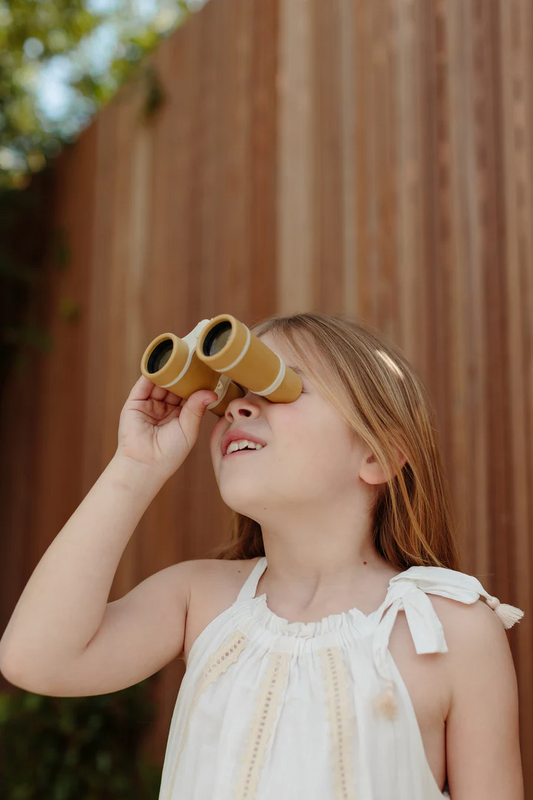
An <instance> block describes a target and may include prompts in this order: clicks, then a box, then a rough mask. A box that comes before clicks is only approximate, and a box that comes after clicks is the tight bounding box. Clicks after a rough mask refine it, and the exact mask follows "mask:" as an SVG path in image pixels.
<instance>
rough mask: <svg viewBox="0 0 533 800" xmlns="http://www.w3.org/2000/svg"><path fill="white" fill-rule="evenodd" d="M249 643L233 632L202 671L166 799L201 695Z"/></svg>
mask: <svg viewBox="0 0 533 800" xmlns="http://www.w3.org/2000/svg"><path fill="white" fill-rule="evenodd" d="M247 644H248V638H247V637H246V636H245V635H244V634H243V633H241V631H237V632H236V633H235V634H233V636H232V637H231V638H230V639H228V640H227V641H226V642H223V643H222V644H221V645H220V647H219V648H218V650H217V651H216V653H213V655H212V656H211V658H210V659H209V661H208V663H207V666H206V667H205V669H204V671H203V672H202V675H201V676H200V680H199V681H198V688H197V690H196V694H195V696H194V700H193V702H192V704H191V707H190V709H189V713H188V715H187V721H186V723H185V729H184V732H183V737H182V740H181V747H180V749H179V752H178V755H177V756H176V760H175V762H174V769H173V770H172V777H171V779H170V782H169V786H168V790H167V792H166V794H165V796H164V800H169V798H170V797H171V795H172V789H173V788H174V782H175V780H176V773H177V771H178V765H179V762H180V758H181V754H182V752H183V748H184V746H185V742H186V741H187V735H188V733H189V724H190V721H191V716H192V713H193V711H194V708H195V706H196V704H197V703H198V700H199V699H200V697H201V696H202V694H203V693H204V692H205V690H206V689H207V687H208V686H210V685H211V684H212V683H214V681H216V679H217V678H219V677H220V675H222V674H223V673H224V672H226V671H227V669H228V667H230V666H231V664H235V662H236V661H237V660H238V658H239V656H240V654H241V653H242V651H243V650H244V649H245V647H246V645H247Z"/></svg>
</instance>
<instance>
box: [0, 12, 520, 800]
mask: <svg viewBox="0 0 533 800" xmlns="http://www.w3.org/2000/svg"><path fill="white" fill-rule="evenodd" d="M532 53H533V3H532V2H531V1H530V0H373V2H364V1H363V0H330V2H328V3H324V2H321V0H272V2H260V1H259V0H256V2H250V0H212V1H211V2H210V3H209V4H207V5H206V6H205V8H204V9H203V10H202V11H201V12H199V13H198V14H196V15H194V16H193V17H192V18H191V20H190V21H189V22H188V23H187V24H186V25H185V26H184V27H183V28H182V29H180V30H179V31H177V32H176V33H175V34H174V35H173V36H172V37H170V38H169V39H168V40H166V41H165V42H163V43H162V45H161V47H160V48H159V49H158V51H157V53H156V54H155V55H154V56H153V57H152V58H151V60H150V64H151V67H152V68H153V72H152V73H150V72H146V71H143V72H141V73H139V76H138V78H137V79H136V80H133V81H131V82H130V83H129V84H128V85H127V86H125V87H123V88H122V89H121V90H120V92H119V93H118V95H117V96H116V98H115V99H114V100H113V102H112V103H111V104H110V105H109V106H108V107H107V108H105V109H104V110H103V111H102V113H100V114H99V115H98V117H97V119H96V120H95V121H94V122H93V124H92V125H91V126H90V127H89V128H88V129H87V130H86V131H85V132H84V133H83V134H82V135H81V137H80V139H79V141H78V142H77V144H76V145H75V146H74V147H73V148H71V149H69V150H68V151H65V152H64V153H63V154H62V155H61V156H60V157H59V158H58V160H57V164H56V166H55V169H54V178H55V189H54V192H53V196H52V197H51V198H50V202H51V204H52V209H53V210H52V217H53V223H52V224H53V228H54V231H58V232H61V231H63V232H65V234H66V237H67V241H68V243H69V246H70V262H69V268H68V269H66V270H62V271H60V270H57V268H56V267H55V264H54V261H53V259H52V258H50V259H49V261H48V262H47V264H46V265H45V275H46V281H45V284H46V289H45V290H43V295H42V298H41V300H40V301H39V304H38V305H37V306H36V309H35V313H36V314H38V317H39V319H40V321H41V323H42V324H43V325H44V326H45V327H46V328H47V330H49V331H50V333H51V334H52V335H53V337H54V339H55V347H54V349H53V351H52V352H51V353H50V354H48V355H41V356H35V357H34V358H33V360H32V363H31V369H29V370H28V371H27V372H26V373H25V374H23V375H21V376H18V377H16V378H15V377H14V378H13V379H12V380H10V381H9V383H8V385H7V387H6V390H5V392H4V395H3V397H2V398H1V403H2V414H1V420H0V432H1V436H2V443H3V445H2V450H1V454H0V455H1V463H2V476H3V478H2V485H1V487H0V493H1V502H2V508H3V510H4V526H3V539H2V548H3V558H2V573H3V574H2V584H3V586H4V587H6V588H7V592H5V593H4V599H3V603H2V609H1V610H2V614H3V620H4V622H5V623H7V620H8V618H9V616H10V614H11V611H12V609H13V607H14V605H15V603H16V600H17V599H18V597H19V596H20V593H21V591H22V589H23V587H24V585H25V583H26V581H27V580H28V578H29V576H30V574H31V572H32V570H33V568H34V567H35V565H36V563H37V562H38V560H39V559H40V558H41V556H42V555H43V553H44V551H45V550H46V548H47V547H48V545H49V544H50V542H51V541H52V539H53V538H54V536H55V535H56V534H57V532H58V531H59V530H60V529H61V527H62V526H63V525H64V523H65V522H66V520H67V519H68V517H69V516H70V515H71V514H72V513H73V511H74V510H75V508H76V507H77V506H78V505H79V503H80V502H81V500H82V499H83V497H84V496H85V494H86V493H87V492H88V491H89V489H90V487H91V486H92V485H93V483H94V482H95V481H96V479H97V477H98V476H99V474H100V473H101V472H102V470H103V469H104V468H105V466H106V465H107V463H108V461H109V459H110V458H111V457H112V455H113V453H114V451H115V448H116V442H117V427H118V416H119V413H120V409H121V407H122V405H123V403H124V400H125V398H126V396H127V394H128V392H129V390H130V388H131V386H132V385H133V383H134V382H135V380H136V379H137V377H138V376H139V360H140V355H141V354H142V352H143V350H144V348H145V347H146V345H147V344H148V342H149V341H150V340H151V339H152V338H153V337H155V336H156V335H157V334H159V333H161V332H163V331H166V330H172V331H175V332H176V333H177V334H178V335H184V334H185V333H186V332H188V331H190V330H191V329H192V328H193V327H194V325H195V324H196V323H197V322H198V320H199V319H201V318H204V317H212V316H214V315H216V314H218V313H222V312H229V313H232V314H234V315H235V316H237V317H238V318H240V319H242V320H243V321H245V322H247V323H248V324H251V323H253V322H254V321H256V320H258V319H259V318H262V317H263V316H266V315H268V314H271V313H276V312H280V311H284V312H285V311H286V312H290V311H302V310H318V311H326V312H345V313H348V314H351V315H354V316H359V317H362V318H363V319H368V320H370V321H371V322H372V323H373V324H375V325H377V326H378V327H379V328H380V329H381V330H383V332H384V333H386V334H387V335H388V336H391V337H392V338H393V339H394V340H395V341H397V343H398V344H399V345H400V346H401V347H402V348H403V349H404V351H405V352H406V354H407V356H408V357H409V359H410V360H411V362H412V363H413V365H414V366H415V368H416V369H417V370H418V371H419V372H420V374H421V375H422V377H423V379H424V381H425V382H426V385H427V386H428V388H429V390H430V393H431V396H432V398H433V400H434V403H435V406H436V408H437V413H438V419H439V423H440V438H441V443H442V448H443V452H444V457H445V462H446V468H447V474H448V478H449V481H450V484H451V487H452V491H453V499H454V507H455V513H456V517H457V520H458V526H459V531H458V535H459V539H460V542H461V549H462V554H463V567H462V568H463V570H464V571H467V572H470V573H471V574H475V575H476V576H477V577H478V578H479V579H480V580H481V581H482V583H483V584H484V586H485V587H486V588H487V589H488V591H490V592H491V593H492V594H495V595H497V596H499V597H500V598H501V599H502V600H503V601H506V602H509V603H512V604H514V605H517V606H519V607H520V608H522V609H524V610H525V612H526V616H525V618H524V620H523V621H522V622H521V623H520V624H519V625H517V626H515V628H513V629H512V630H510V631H509V634H508V635H509V640H510V643H511V646H512V650H513V655H514V659H515V664H516V669H517V673H518V678H519V691H520V700H521V737H522V747H523V759H524V773H525V780H526V795H527V797H529V798H533V761H532V760H531V759H530V758H529V757H528V754H530V753H531V752H532V748H533V683H532V681H531V672H532V668H533V652H532V650H533V625H532V616H531V599H532V586H533V582H532V579H531V575H532V568H533V555H532V546H531V529H532V521H533V519H532V517H533V491H532V488H533V486H532V483H533V482H532V478H533V423H532V420H533V391H532V390H533V269H532V267H533V225H532V224H531V222H532V220H533V77H532V76H533V69H532V67H533V57H532ZM158 88H160V89H161V90H162V93H163V96H162V102H161V103H160V104H159V105H157V103H155V102H154V99H156V98H157V93H158ZM150 110H151V113H150ZM69 302H74V303H75V304H78V305H79V308H80V316H79V318H78V320H77V321H75V317H74V318H71V321H70V322H69V321H67V320H66V319H65V315H60V314H59V313H58V309H59V308H65V303H66V304H67V307H68V303H69ZM229 514H230V512H229V509H228V508H227V507H226V506H225V505H224V504H223V503H222V501H221V499H220V496H219V494H218V490H217V487H216V483H215V480H214V476H213V474H212V468H211V461H210V455H209V450H208V441H207V435H206V431H203V432H202V433H201V436H200V440H199V443H198V445H197V447H196V448H195V450H194V451H193V453H192V454H191V456H190V458H189V459H188V461H187V462H186V464H185V465H184V467H183V468H182V469H181V470H180V471H179V472H178V473H177V474H176V475H175V476H173V478H172V479H171V480H170V481H169V482H168V483H167V484H166V485H165V487H164V488H163V490H162V491H161V493H160V494H159V495H158V497H157V498H156V500H155V501H154V502H153V503H152V505H151V506H150V508H149V509H148V511H147V512H146V514H145V516H144V518H143V519H142V521H141V523H140V524H139V526H138V529H137V531H136V532H135V534H134V536H133V537H132V540H131V542H130V543H129V545H128V547H127V548H126V551H125V553H124V556H123V559H122V561H121V563H120V567H119V569H118V572H117V575H116V578H115V581H114V584H113V587H112V591H111V595H110V600H113V599H116V598H118V597H121V596H122V595H123V594H125V593H126V592H127V591H129V589H131V588H132V587H133V586H134V585H136V584H137V583H139V582H140V581H141V580H143V579H144V578H145V577H147V576H148V575H150V574H152V573H153V572H156V571H158V570H160V569H162V568H164V567H166V566H168V565H170V564H172V563H175V562H177V561H181V560H185V559H191V558H199V557H205V555H206V553H207V552H208V551H209V550H210V548H211V547H213V546H214V545H215V544H217V543H218V542H219V541H220V540H221V539H222V538H224V537H225V535H226V533H227V525H228V522H229ZM182 675H183V668H182V664H181V662H180V663H177V662H175V663H172V664H170V665H168V666H167V667H166V668H165V669H164V670H162V671H161V672H160V673H159V675H158V679H157V698H156V699H157V702H158V706H159V715H158V720H157V724H156V725H155V726H154V728H153V731H152V732H151V733H150V736H149V738H148V741H147V752H148V753H149V754H150V755H151V757H153V759H155V760H156V761H159V763H162V759H163V754H164V747H165V743H166V738H167V734H168V728H169V724H170V717H171V714H172V709H173V705H174V701H175V697H176V693H177V690H178V687H179V683H180V680H181V677H182ZM495 735H497V731H495Z"/></svg>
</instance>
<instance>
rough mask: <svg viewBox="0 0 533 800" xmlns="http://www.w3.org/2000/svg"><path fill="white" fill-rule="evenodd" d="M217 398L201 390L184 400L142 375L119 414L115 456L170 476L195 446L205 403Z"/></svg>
mask: <svg viewBox="0 0 533 800" xmlns="http://www.w3.org/2000/svg"><path fill="white" fill-rule="evenodd" d="M216 399H217V395H216V393H215V392H213V391H211V390H210V389H200V390H199V391H197V392H193V394H191V396H190V397H189V398H188V399H187V400H186V401H185V400H184V399H183V398H182V397H178V396H177V395H175V394H173V393H172V392H169V391H168V390H167V389H164V388H163V387H161V386H157V385H156V384H155V383H153V382H152V381H151V380H150V379H149V378H146V377H145V376H144V375H141V377H140V378H139V380H138V381H137V383H136V384H135V386H134V387H133V389H132V390H131V392H130V394H129V397H128V399H127V400H126V402H125V404H124V407H123V409H122V411H121V413H120V422H119V429H118V448H117V452H116V454H115V455H117V456H125V457H126V458H129V459H132V460H133V461H137V462H138V463H139V464H143V465H145V466H148V467H151V468H153V469H155V470H158V471H161V472H163V473H164V474H165V475H166V476H167V477H170V475H172V474H173V473H174V472H175V471H176V470H177V469H178V468H179V467H180V466H181V465H182V464H183V462H184V461H185V459H186V458H187V456H188V455H189V453H190V451H191V450H192V448H193V447H194V445H195V443H196V440H197V438H198V433H199V431H200V423H201V421H202V418H203V416H204V414H205V408H206V405H209V404H210V403H213V402H214V401H215V400H216Z"/></svg>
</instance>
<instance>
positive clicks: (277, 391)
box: [141, 314, 302, 417]
mask: <svg viewBox="0 0 533 800" xmlns="http://www.w3.org/2000/svg"><path fill="white" fill-rule="evenodd" d="M141 372H142V374H143V375H144V376H145V377H146V378H149V379H150V380H151V381H152V382H153V383H155V384H156V385H157V386H162V387H163V388H164V389H168V391H169V392H172V393H173V394H175V395H178V396H179V397H183V398H184V399H187V398H188V397H189V396H190V395H191V394H193V393H194V392H197V391H198V390H199V389H211V390H212V391H213V392H215V393H216V395H217V400H215V401H213V402H212V403H211V404H210V405H209V406H207V408H208V410H209V411H212V412H213V414H216V415H217V416H218V417H221V416H222V415H223V414H224V413H225V411H226V408H227V406H228V403H230V402H231V400H233V399H234V398H236V397H243V396H244V394H245V392H244V391H243V389H242V388H241V387H242V386H244V387H246V388H247V389H249V390H250V391H251V392H253V393H254V394H259V395H261V396H262V397H266V398H267V399H268V400H270V401H272V402H273V403H292V402H293V401H294V400H296V399H297V398H298V397H299V396H300V392H301V391H302V381H301V378H300V376H299V375H297V374H296V372H294V370H292V369H290V368H289V367H287V366H286V365H285V364H284V362H283V361H282V360H281V358H280V357H279V356H278V355H277V353H274V352H273V351H272V350H271V349H270V348H269V347H267V346H266V345H265V344H263V343H262V342H261V341H260V340H259V339H258V338H257V336H254V334H253V333H252V332H251V331H250V329H249V328H247V327H246V325H244V323H242V322H240V321H239V320H238V319H235V317H232V316H231V314H219V315H218V316H217V317H213V319H203V320H202V321H201V322H199V323H198V325H196V327H195V328H193V330H192V331H191V332H190V333H188V334H187V336H184V337H183V338H182V339H180V338H179V337H178V336H176V335H175V334H174V333H162V334H160V335H159V336H157V337H156V338H155V339H153V341H151V342H150V344H149V345H148V347H147V348H146V350H145V351H144V354H143V357H142V359H141ZM239 384H240V385H239Z"/></svg>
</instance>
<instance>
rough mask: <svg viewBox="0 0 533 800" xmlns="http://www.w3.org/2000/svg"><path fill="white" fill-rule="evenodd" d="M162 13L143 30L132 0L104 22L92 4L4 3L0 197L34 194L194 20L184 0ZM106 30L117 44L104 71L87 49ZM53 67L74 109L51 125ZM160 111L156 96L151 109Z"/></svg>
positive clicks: (163, 5) (164, 6) (55, 0)
mask: <svg viewBox="0 0 533 800" xmlns="http://www.w3.org/2000/svg"><path fill="white" fill-rule="evenodd" d="M189 2H192V0H189ZM169 3H170V5H169ZM158 4H159V5H158ZM156 6H157V7H160V13H159V14H158V15H157V14H156V15H155V17H154V18H153V19H152V20H151V21H150V22H143V20H142V18H140V17H139V16H138V13H137V14H136V8H137V7H136V4H135V3H134V2H133V0H119V2H118V5H117V3H116V2H115V7H114V8H113V9H112V10H108V11H106V13H105V14H103V13H93V12H91V11H90V10H88V8H89V7H90V6H89V5H88V1H87V0H0V189H2V188H24V187H25V186H27V185H28V182H29V180H30V177H31V173H33V172H40V171H41V170H42V169H43V168H44V167H45V166H46V165H47V163H48V161H49V159H50V158H53V157H54V156H55V155H57V154H58V152H60V150H61V149H62V147H63V146H64V145H65V144H70V143H72V142H73V141H74V140H75V139H76V138H77V135H78V133H79V132H80V131H81V130H82V129H83V127H85V125H86V124H88V122H89V121H90V119H91V117H92V116H93V115H94V114H95V113H96V112H97V111H98V110H99V109H100V108H101V107H102V106H104V105H105V104H106V103H107V102H109V101H110V100H111V98H112V97H113V96H114V94H115V93H116V91H117V90H118V88H119V87H120V85H121V84H122V83H124V81H126V80H127V78H128V77H129V75H130V74H131V73H132V72H133V71H134V70H135V68H136V67H137V66H138V64H139V63H140V62H141V61H142V60H143V58H144V57H145V56H146V55H147V54H148V53H149V52H151V51H152V50H153V49H154V48H155V47H156V46H157V44H158V43H159V41H160V40H161V39H162V38H164V37H165V36H168V35H170V34H171V33H172V32H173V31H174V30H175V29H176V28H177V27H179V25H181V24H183V22H184V21H185V20H186V19H188V17H189V16H190V14H191V13H192V12H191V10H190V8H189V5H188V3H187V2H185V0H174V2H172V0H158V2H157V3H156ZM104 29H105V32H106V33H107V35H108V36H109V37H111V39H110V41H112V42H113V44H112V46H111V51H110V52H109V53H108V54H106V55H107V56H109V59H108V63H107V62H106V63H105V64H104V65H103V66H102V65H101V64H98V63H94V62H92V61H91V58H90V57H89V55H88V52H90V50H88V44H89V43H90V42H91V41H93V39H94V36H97V35H99V34H101V33H102V32H103V31H104ZM91 37H93V39H91ZM108 49H109V48H108ZM51 66H54V68H55V67H56V66H57V67H58V68H60V69H61V70H63V71H64V72H65V74H66V73H68V75H69V77H68V80H67V81H66V83H67V87H68V91H69V93H70V95H69V96H70V98H71V99H70V103H71V107H69V110H68V113H65V118H64V119H63V120H62V119H59V120H58V119H50V118H48V117H47V116H46V114H45V113H44V112H43V110H42V109H41V108H40V106H39V97H38V85H39V81H40V80H41V76H42V75H43V74H46V73H45V72H43V70H46V69H47V68H48V67H51ZM151 91H152V95H153V88H152V90H151ZM157 100H159V101H160V100H161V98H160V97H159V98H157ZM154 105H155V103H154V97H153V96H152V97H151V98H148V101H147V107H148V108H149V109H151V108H153V107H154Z"/></svg>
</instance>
